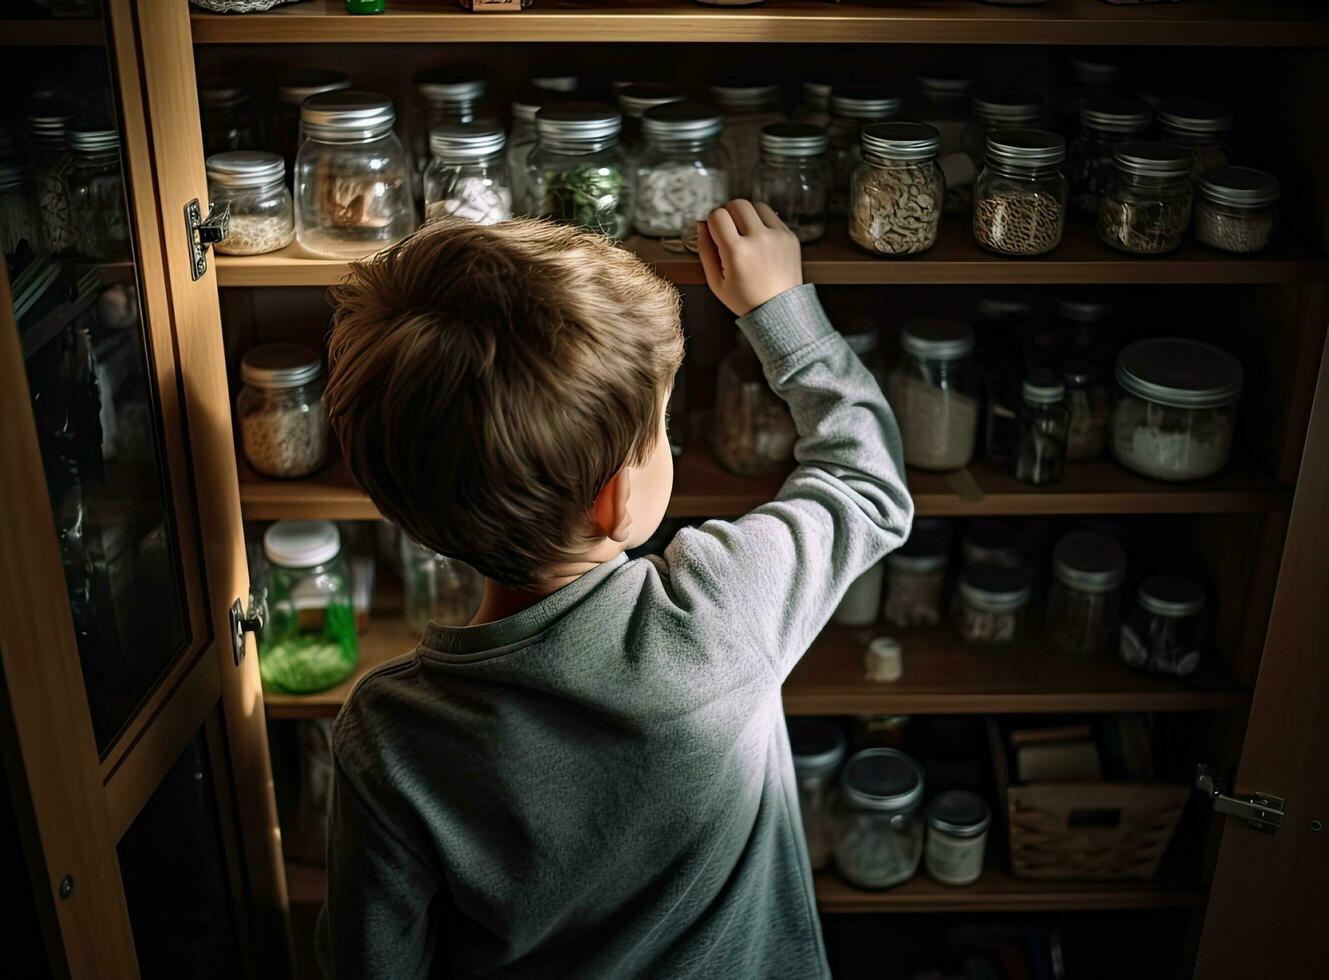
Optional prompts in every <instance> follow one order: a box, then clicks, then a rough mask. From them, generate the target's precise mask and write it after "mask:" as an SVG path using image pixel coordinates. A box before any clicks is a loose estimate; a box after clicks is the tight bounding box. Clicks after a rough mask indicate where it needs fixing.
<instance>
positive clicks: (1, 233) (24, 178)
mask: <svg viewBox="0 0 1329 980" xmlns="http://www.w3.org/2000/svg"><path fill="white" fill-rule="evenodd" d="M24 242H26V243H27V247H28V248H29V249H31V250H32V252H33V254H35V255H41V254H43V253H44V252H45V251H46V242H45V239H43V238H42V218H41V212H40V211H39V210H38V208H37V195H36V193H34V191H33V187H32V175H31V174H29V173H28V170H27V168H26V167H23V166H22V165H20V164H19V162H18V161H17V160H13V159H3V158H0V253H3V254H5V255H13V254H14V253H16V252H18V251H19V248H20V245H21V243H24Z"/></svg>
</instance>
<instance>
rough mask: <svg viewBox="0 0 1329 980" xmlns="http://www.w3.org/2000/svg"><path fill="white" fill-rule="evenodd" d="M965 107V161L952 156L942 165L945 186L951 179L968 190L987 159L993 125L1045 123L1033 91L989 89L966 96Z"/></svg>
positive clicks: (1022, 126) (1027, 126) (1042, 104)
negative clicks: (967, 117)
mask: <svg viewBox="0 0 1329 980" xmlns="http://www.w3.org/2000/svg"><path fill="white" fill-rule="evenodd" d="M969 111H970V117H969V123H968V124H967V125H966V126H965V130H964V142H963V152H964V155H965V157H966V158H967V162H966V161H960V160H953V161H952V163H951V166H950V167H944V168H942V169H943V171H944V173H945V174H946V186H947V187H950V186H951V185H952V181H954V182H955V186H957V187H958V186H968V187H969V188H970V189H971V191H972V189H973V185H974V182H975V181H976V180H977V179H978V174H979V171H981V170H982V169H983V166H984V164H985V162H986V160H987V151H988V133H990V132H992V131H993V130H994V129H1038V128H1040V127H1042V126H1045V125H1047V103H1046V102H1044V101H1043V97H1042V96H1040V95H1038V94H1037V93H1035V92H1026V91H1019V90H989V91H984V92H979V93H978V94H977V95H975V96H974V97H973V98H972V99H971V100H970V103H969ZM971 199H972V194H971ZM971 210H972V209H971Z"/></svg>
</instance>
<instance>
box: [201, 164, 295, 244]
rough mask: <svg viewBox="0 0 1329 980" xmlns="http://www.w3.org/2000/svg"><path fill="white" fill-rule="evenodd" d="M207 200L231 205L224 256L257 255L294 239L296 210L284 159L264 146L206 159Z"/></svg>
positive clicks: (215, 205)
mask: <svg viewBox="0 0 1329 980" xmlns="http://www.w3.org/2000/svg"><path fill="white" fill-rule="evenodd" d="M205 167H206V170H207V174H208V200H209V201H210V202H211V204H212V206H213V207H218V208H220V207H222V206H223V205H225V206H228V207H229V208H230V209H231V217H230V221H229V223H228V224H227V229H226V237H225V238H224V239H222V240H221V241H220V242H218V243H217V244H216V246H215V247H216V249H217V252H218V253H219V254H222V255H261V254H263V253H264V252H275V251H277V249H279V248H285V247H286V246H287V245H289V244H291V242H292V241H293V240H294V238H295V212H294V210H293V209H292V205H291V192H290V191H288V190H287V189H286V161H285V160H283V159H282V158H281V157H280V156H279V155H278V154H276V153H269V152H267V151H266V150H233V151H231V152H229V153H217V154H214V155H213V156H210V157H208V159H207V162H206V164H205Z"/></svg>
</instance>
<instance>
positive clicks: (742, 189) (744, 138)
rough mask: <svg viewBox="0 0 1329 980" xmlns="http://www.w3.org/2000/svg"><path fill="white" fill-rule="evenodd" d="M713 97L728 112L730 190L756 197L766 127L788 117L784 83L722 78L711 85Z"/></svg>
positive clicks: (725, 141) (726, 141)
mask: <svg viewBox="0 0 1329 980" xmlns="http://www.w3.org/2000/svg"><path fill="white" fill-rule="evenodd" d="M711 98H712V99H713V100H714V101H715V104H716V105H718V106H719V107H720V111H721V112H723V113H724V116H725V123H724V135H723V136H721V137H720V142H721V143H723V144H724V148H725V149H726V150H728V151H729V159H730V161H731V162H732V166H733V169H732V170H731V171H730V173H731V175H732V176H731V177H730V180H729V192H730V194H732V195H733V196H734V197H752V196H753V194H754V191H753V189H752V179H753V178H752V174H753V170H754V168H755V167H756V165H757V160H758V159H759V158H760V157H761V156H762V155H763V154H764V153H765V151H764V150H763V149H762V148H761V146H762V136H761V134H762V130H764V129H765V128H766V127H767V126H769V125H771V124H772V123H778V122H781V121H783V119H784V114H783V113H782V112H780V86H778V85H766V84H755V83H752V82H745V81H728V82H722V83H720V84H718V85H712V86H711ZM824 196H825V192H824V191H823V198H824ZM772 206H773V205H772ZM823 207H824V205H823Z"/></svg>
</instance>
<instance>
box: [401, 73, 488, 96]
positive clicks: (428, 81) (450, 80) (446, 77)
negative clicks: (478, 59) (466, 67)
mask: <svg viewBox="0 0 1329 980" xmlns="http://www.w3.org/2000/svg"><path fill="white" fill-rule="evenodd" d="M488 89H489V83H488V82H487V81H485V80H484V79H483V78H481V77H479V76H477V75H476V74H475V73H473V72H469V71H459V70H457V69H455V68H436V69H433V70H431V71H426V72H421V73H420V74H419V75H416V76H415V91H416V94H418V95H419V96H420V98H422V99H424V100H425V101H426V102H428V103H429V104H430V105H455V104H457V103H459V102H460V103H465V102H477V101H479V100H480V99H483V98H484V97H485V92H486V91H488Z"/></svg>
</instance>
